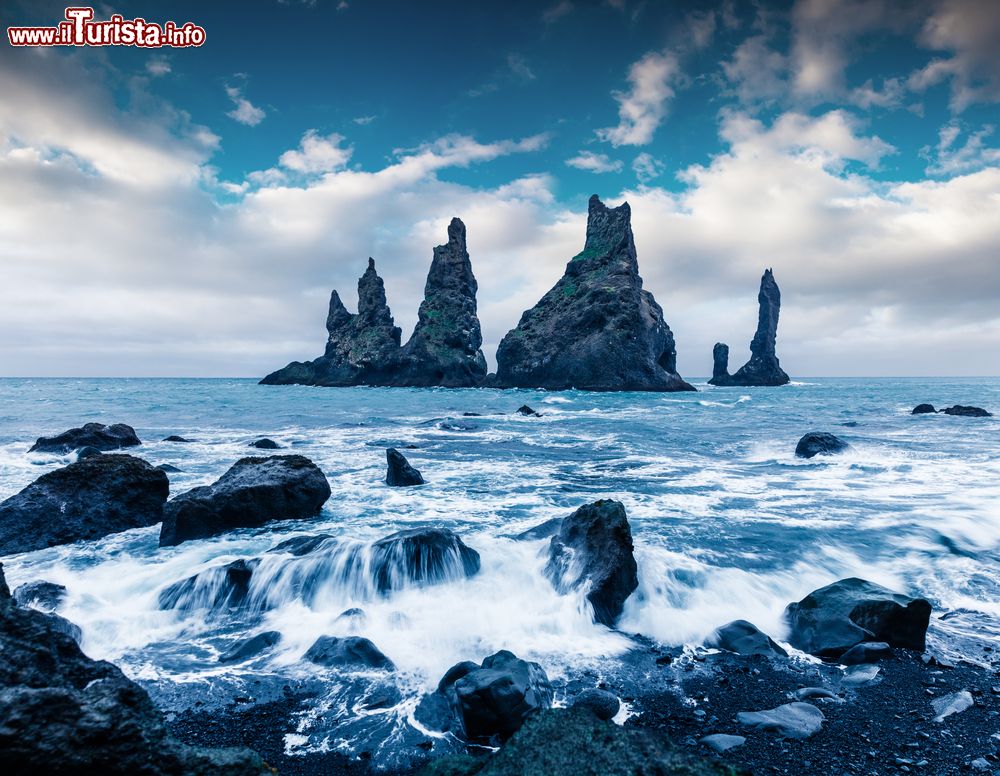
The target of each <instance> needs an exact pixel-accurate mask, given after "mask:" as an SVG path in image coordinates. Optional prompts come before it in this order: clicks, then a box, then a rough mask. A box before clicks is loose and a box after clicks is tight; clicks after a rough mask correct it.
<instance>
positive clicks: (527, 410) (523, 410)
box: [517, 404, 542, 418]
mask: <svg viewBox="0 0 1000 776" xmlns="http://www.w3.org/2000/svg"><path fill="white" fill-rule="evenodd" d="M517 414H518V415H527V416H528V417H532V418H540V417H542V413H540V412H535V411H534V410H533V409H531V407H529V406H528V405H527V404H522V405H521V406H520V407H518V408H517Z"/></svg>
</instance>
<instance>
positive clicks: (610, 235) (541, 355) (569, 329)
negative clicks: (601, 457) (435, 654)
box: [493, 195, 694, 391]
mask: <svg viewBox="0 0 1000 776" xmlns="http://www.w3.org/2000/svg"><path fill="white" fill-rule="evenodd" d="M631 216H632V214H631V210H630V208H629V206H628V203H625V204H623V205H621V206H619V207H617V208H608V207H606V206H605V205H604V203H602V202H601V200H600V199H598V197H597V195H594V196H593V197H591V198H590V203H589V206H588V216H587V239H586V244H585V245H584V248H583V250H582V251H581V252H580V253H579V254H577V255H576V256H574V257H573V258H572V259H571V260H570V262H569V264H568V265H567V266H566V271H565V273H564V274H563V276H562V278H561V279H560V280H559V282H557V283H556V285H555V286H554V287H553V288H552V289H551V290H550V291H549V292H548V293H547V294H545V296H543V297H542V298H541V300H539V302H538V303H537V304H536V305H535V306H534V307H533V308H531V309H530V310H527V311H526V312H525V313H524V314H523V315H522V316H521V320H520V322H519V323H518V324H517V327H516V328H514V329H513V330H511V331H510V332H508V333H507V335H506V336H505V337H504V338H503V340H502V341H501V342H500V346H499V348H498V349H497V372H496V377H495V379H494V381H493V383H494V385H495V386H496V387H500V388H515V387H516V388H546V389H549V390H563V389H569V388H578V389H581V390H595V391H693V390H694V388H693V387H692V386H691V385H689V384H688V383H686V382H685V381H684V380H683V379H682V378H681V376H680V375H679V374H677V351H676V347H675V345H674V336H673V333H672V332H671V331H670V327H669V326H667V324H666V322H665V321H664V320H663V311H662V310H661V309H660V306H659V305H658V304H657V303H656V300H655V299H654V298H653V295H652V294H650V293H649V292H648V291H646V290H644V289H643V287H642V278H641V277H639V264H638V260H637V258H636V250H635V241H634V239H633V236H632V225H631Z"/></svg>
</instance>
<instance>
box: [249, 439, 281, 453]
mask: <svg viewBox="0 0 1000 776" xmlns="http://www.w3.org/2000/svg"><path fill="white" fill-rule="evenodd" d="M247 447H255V448H257V449H258V450H280V449H281V445H279V444H278V443H277V442H275V441H274V440H273V439H268V438H267V437H264V438H263V439H258V440H256V441H253V442H251V443H250V444H249V445H247Z"/></svg>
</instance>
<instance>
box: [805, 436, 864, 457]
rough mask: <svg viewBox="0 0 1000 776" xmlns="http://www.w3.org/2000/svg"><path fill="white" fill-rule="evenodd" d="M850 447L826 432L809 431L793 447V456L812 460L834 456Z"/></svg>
mask: <svg viewBox="0 0 1000 776" xmlns="http://www.w3.org/2000/svg"><path fill="white" fill-rule="evenodd" d="M849 447H850V445H849V444H847V442H845V441H844V440H843V439H841V438H840V437H836V436H834V435H833V434H830V433H827V432H826V431H810V432H809V433H808V434H806V435H805V436H803V437H802V439H800V440H799V443H798V444H797V445H795V455H797V456H798V457H799V458H814V457H815V456H817V455H834V454H836V453H842V452H844V450H847V449H848V448H849Z"/></svg>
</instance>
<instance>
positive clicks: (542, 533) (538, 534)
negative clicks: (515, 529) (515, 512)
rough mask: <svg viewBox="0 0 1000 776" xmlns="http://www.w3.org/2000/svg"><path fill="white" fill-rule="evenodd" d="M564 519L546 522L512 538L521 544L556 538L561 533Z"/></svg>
mask: <svg viewBox="0 0 1000 776" xmlns="http://www.w3.org/2000/svg"><path fill="white" fill-rule="evenodd" d="M562 522H563V518H561V517H553V518H551V519H549V520H546V521H545V522H544V523H539V524H538V525H536V526H534V527H533V528H529V529H528V530H527V531H521V533H519V534H515V535H514V536H512V537H511V538H512V539H514V540H516V541H520V542H533V541H537V540H538V539H548V538H549V537H552V536H555V535H556V534H557V533H559V529H560V528H561V527H562Z"/></svg>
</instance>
